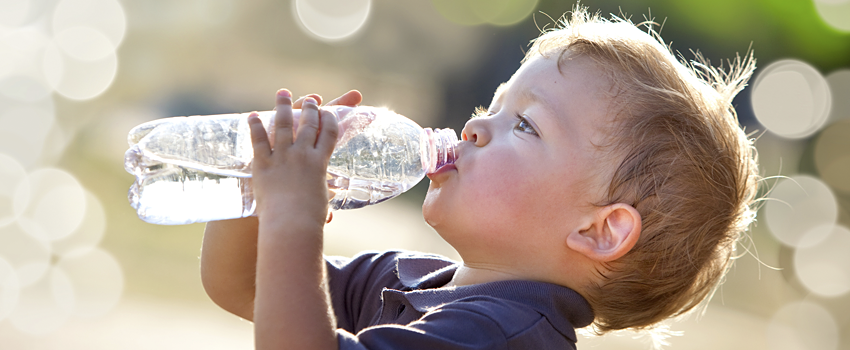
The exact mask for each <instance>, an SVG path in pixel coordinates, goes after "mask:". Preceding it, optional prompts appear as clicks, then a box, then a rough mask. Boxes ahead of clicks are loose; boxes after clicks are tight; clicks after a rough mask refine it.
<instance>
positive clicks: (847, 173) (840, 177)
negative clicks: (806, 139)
mask: <svg viewBox="0 0 850 350" xmlns="http://www.w3.org/2000/svg"><path fill="white" fill-rule="evenodd" d="M814 160H815V167H817V170H818V173H819V174H820V177H821V179H823V181H824V182H826V183H827V184H829V186H830V187H832V188H833V189H834V190H836V191H838V192H841V193H846V194H850V119H845V120H839V121H837V122H835V123H832V124H830V125H829V126H828V127H827V128H826V129H824V130H823V131H822V132H821V133H820V135H818V138H817V140H816V141H815V147H814Z"/></svg>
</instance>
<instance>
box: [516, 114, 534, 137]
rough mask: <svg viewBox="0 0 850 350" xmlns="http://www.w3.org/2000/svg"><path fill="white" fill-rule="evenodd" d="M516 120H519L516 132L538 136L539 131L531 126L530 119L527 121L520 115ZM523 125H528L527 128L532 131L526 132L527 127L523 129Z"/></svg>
mask: <svg viewBox="0 0 850 350" xmlns="http://www.w3.org/2000/svg"><path fill="white" fill-rule="evenodd" d="M516 118H517V119H518V120H519V122H518V123H517V124H516V126H515V127H514V130H518V131H520V132H524V133H528V134H531V135H534V136H538V134H537V130H534V126H532V125H531V122H529V121H528V119H525V117H523V116H521V115H519V114H517V115H516ZM523 124H525V125H527V128H528V129H530V131H527V130H525V127H522V125H523Z"/></svg>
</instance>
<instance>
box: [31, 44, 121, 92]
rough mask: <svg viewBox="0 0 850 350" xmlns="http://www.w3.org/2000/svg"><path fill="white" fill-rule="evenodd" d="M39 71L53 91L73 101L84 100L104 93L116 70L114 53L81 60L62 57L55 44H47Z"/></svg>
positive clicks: (62, 53)
mask: <svg viewBox="0 0 850 350" xmlns="http://www.w3.org/2000/svg"><path fill="white" fill-rule="evenodd" d="M43 71H44V75H45V78H47V82H48V83H49V84H50V86H51V87H52V88H53V90H54V91H56V92H57V93H59V94H61V95H62V96H65V97H67V98H69V99H73V100H88V99H92V98H95V97H97V96H99V95H100V94H102V93H103V92H104V91H106V89H107V88H109V86H110V85H112V81H113V80H114V79H115V74H116V73H117V71H118V57H117V56H116V55H115V52H111V53H109V54H108V55H107V56H106V57H104V58H102V59H99V60H96V61H82V60H79V59H76V58H74V57H71V56H70V55H67V54H65V53H64V52H63V51H62V50H61V49H59V48H58V45H55V44H54V45H48V46H47V48H46V49H45V52H44V59H43Z"/></svg>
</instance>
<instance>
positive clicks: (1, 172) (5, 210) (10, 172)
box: [0, 153, 29, 227]
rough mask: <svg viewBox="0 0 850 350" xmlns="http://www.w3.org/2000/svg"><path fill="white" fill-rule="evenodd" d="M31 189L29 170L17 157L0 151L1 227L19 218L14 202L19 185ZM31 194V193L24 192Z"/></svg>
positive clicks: (26, 189) (25, 189)
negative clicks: (13, 205)
mask: <svg viewBox="0 0 850 350" xmlns="http://www.w3.org/2000/svg"><path fill="white" fill-rule="evenodd" d="M20 185H23V188H24V191H28V190H29V182H28V179H27V172H26V170H25V169H24V167H23V166H22V165H21V163H19V162H18V160H17V159H15V158H12V157H11V156H8V155H6V154H3V153H0V227H3V226H6V225H9V224H12V223H14V222H15V220H17V219H18V216H17V214H16V213H15V211H14V209H13V207H12V203H13V199H14V197H15V191H16V190H17V189H18V186H20ZM24 195H25V196H27V197H28V196H29V194H24Z"/></svg>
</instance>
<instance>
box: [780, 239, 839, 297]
mask: <svg viewBox="0 0 850 350" xmlns="http://www.w3.org/2000/svg"><path fill="white" fill-rule="evenodd" d="M826 230H828V235H827V236H826V237H825V238H823V239H822V240H821V241H820V242H819V243H818V244H815V245H812V246H810V247H802V248H797V249H796V250H795V251H794V270H795V271H796V272H797V277H798V278H799V279H800V282H801V283H802V284H803V286H805V287H806V289H808V290H809V291H811V292H812V293H815V294H817V295H820V296H824V297H837V296H841V295H844V294H846V293H847V292H848V291H850V254H847V250H848V249H849V248H850V230H848V229H847V228H846V227H844V226H840V225H836V226H832V227H827V228H826ZM816 234H817V235H820V233H816Z"/></svg>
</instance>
